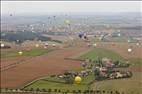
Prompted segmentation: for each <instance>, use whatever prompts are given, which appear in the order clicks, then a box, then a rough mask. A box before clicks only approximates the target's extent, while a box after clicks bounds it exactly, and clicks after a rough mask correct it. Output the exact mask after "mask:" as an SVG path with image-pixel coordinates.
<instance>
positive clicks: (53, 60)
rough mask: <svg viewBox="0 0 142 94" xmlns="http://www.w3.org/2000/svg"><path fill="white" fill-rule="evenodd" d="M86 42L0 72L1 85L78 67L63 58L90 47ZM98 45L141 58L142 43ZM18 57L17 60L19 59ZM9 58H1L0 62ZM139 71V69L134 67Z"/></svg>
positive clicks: (30, 79)
mask: <svg viewBox="0 0 142 94" xmlns="http://www.w3.org/2000/svg"><path fill="white" fill-rule="evenodd" d="M86 44H87V43H84V42H82V43H80V44H79V45H80V46H75V47H69V48H62V49H60V50H56V51H53V52H50V53H49V54H48V55H43V56H39V57H35V58H32V59H29V60H26V61H25V63H22V64H18V65H16V66H15V67H13V68H11V69H8V70H6V71H3V72H1V86H2V87H9V88H17V87H18V88H19V87H22V86H23V85H25V84H27V83H29V82H31V81H32V80H34V79H37V78H40V77H44V76H47V75H53V74H60V73H63V72H64V71H65V70H69V69H74V68H80V65H81V62H80V61H71V60H65V59H64V58H66V57H72V56H76V55H80V54H81V53H83V52H84V51H86V50H88V49H91V48H88V47H87V46H86ZM97 44H98V45H97V46H98V47H103V48H107V49H111V50H113V51H115V52H117V53H119V54H120V55H121V56H123V57H124V58H126V59H129V58H142V52H141V51H142V45H139V46H137V45H135V44H128V43H97ZM130 47H131V48H132V50H133V51H132V52H131V53H128V52H127V49H128V48H130ZM19 59H20V58H18V59H17V60H19ZM5 62H8V64H11V63H12V62H17V61H14V60H13V61H11V60H2V62H1V64H3V63H5ZM2 66H3V65H2ZM135 70H138V71H140V69H135Z"/></svg>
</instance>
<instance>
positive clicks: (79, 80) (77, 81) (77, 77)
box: [74, 76, 82, 84]
mask: <svg viewBox="0 0 142 94" xmlns="http://www.w3.org/2000/svg"><path fill="white" fill-rule="evenodd" d="M74 80H75V83H77V84H79V83H81V81H82V79H81V77H79V76H76V77H75V79H74Z"/></svg>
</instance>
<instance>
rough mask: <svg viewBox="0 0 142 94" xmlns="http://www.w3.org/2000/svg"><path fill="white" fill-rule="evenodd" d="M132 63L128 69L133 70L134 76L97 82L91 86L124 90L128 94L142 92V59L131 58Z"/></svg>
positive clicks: (93, 87)
mask: <svg viewBox="0 0 142 94" xmlns="http://www.w3.org/2000/svg"><path fill="white" fill-rule="evenodd" d="M130 63H131V66H130V67H129V68H127V69H126V70H131V71H132V72H133V76H132V78H128V79H117V80H105V81H101V82H95V83H94V84H92V85H91V88H92V89H101V90H118V91H124V92H126V94H142V82H141V81H142V71H140V70H138V69H141V68H142V59H130ZM132 92H133V93H132ZM137 92H141V93H137Z"/></svg>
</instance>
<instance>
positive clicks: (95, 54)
mask: <svg viewBox="0 0 142 94" xmlns="http://www.w3.org/2000/svg"><path fill="white" fill-rule="evenodd" d="M104 57H105V58H110V59H112V60H113V61H115V60H120V61H124V58H123V57H121V56H120V55H119V54H117V53H115V52H113V51H111V50H108V49H104V48H94V49H93V50H91V51H89V52H87V53H86V54H84V55H82V56H80V57H79V58H81V59H91V60H97V59H98V58H104Z"/></svg>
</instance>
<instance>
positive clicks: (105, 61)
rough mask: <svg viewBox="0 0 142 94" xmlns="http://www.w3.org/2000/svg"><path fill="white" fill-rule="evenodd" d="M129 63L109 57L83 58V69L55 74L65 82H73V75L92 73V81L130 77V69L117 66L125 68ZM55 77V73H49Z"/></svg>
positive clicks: (79, 75)
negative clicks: (125, 69)
mask: <svg viewBox="0 0 142 94" xmlns="http://www.w3.org/2000/svg"><path fill="white" fill-rule="evenodd" d="M129 66H130V64H129V63H124V62H120V61H112V60H111V59H109V58H102V59H98V60H94V61H92V60H87V59H86V60H85V61H83V62H82V67H83V69H82V70H81V71H66V72H64V74H60V75H57V77H58V78H59V79H64V80H65V82H66V83H68V84H72V83H74V78H75V77H77V76H78V77H80V78H84V77H87V76H89V75H94V76H95V79H94V80H93V81H101V80H113V79H122V78H130V77H132V72H131V71H122V70H119V69H118V68H127V67H129ZM51 77H55V75H51Z"/></svg>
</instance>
